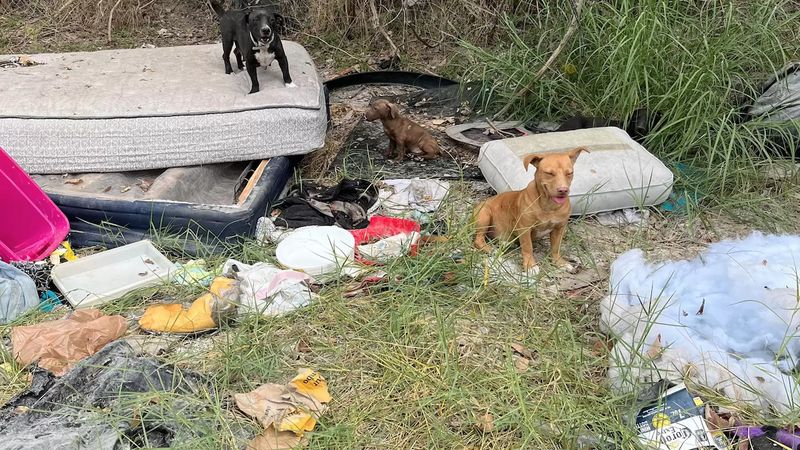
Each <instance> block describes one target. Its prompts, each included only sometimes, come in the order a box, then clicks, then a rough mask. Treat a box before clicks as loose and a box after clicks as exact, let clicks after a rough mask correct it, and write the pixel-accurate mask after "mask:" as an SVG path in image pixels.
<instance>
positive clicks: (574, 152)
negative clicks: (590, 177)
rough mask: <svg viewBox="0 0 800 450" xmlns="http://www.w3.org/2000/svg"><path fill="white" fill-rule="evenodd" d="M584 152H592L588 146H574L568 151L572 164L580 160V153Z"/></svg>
mask: <svg viewBox="0 0 800 450" xmlns="http://www.w3.org/2000/svg"><path fill="white" fill-rule="evenodd" d="M582 152H586V153H591V152H590V151H589V149H588V148H586V147H577V148H573V149H572V150H570V151H569V152H567V155H569V159H571V160H572V164H575V161H577V160H578V155H580V154H581V153H582Z"/></svg>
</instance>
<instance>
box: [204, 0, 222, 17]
mask: <svg viewBox="0 0 800 450" xmlns="http://www.w3.org/2000/svg"><path fill="white" fill-rule="evenodd" d="M206 2H207V3H208V6H209V7H210V8H211V10H212V11H214V14H216V15H217V17H222V15H223V14H225V7H224V6H223V5H222V2H223V0H206Z"/></svg>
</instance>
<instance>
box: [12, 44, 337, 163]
mask: <svg viewBox="0 0 800 450" xmlns="http://www.w3.org/2000/svg"><path fill="white" fill-rule="evenodd" d="M284 48H285V50H286V53H287V57H288V59H289V64H290V72H291V75H292V78H293V81H294V84H295V85H296V87H294V88H292V87H286V86H284V84H283V79H282V76H281V72H280V69H279V68H278V64H277V62H274V63H273V64H272V66H271V67H269V68H267V69H265V68H263V67H260V68H259V69H258V71H257V73H258V77H259V82H260V84H261V91H260V92H258V93H255V94H248V92H249V90H250V78H249V77H248V75H247V72H246V71H237V72H235V73H234V74H231V75H226V74H225V71H224V67H223V64H222V58H221V54H222V49H221V46H220V45H218V44H212V45H197V46H183V47H166V48H153V49H146V48H140V49H125V50H105V51H97V52H81V53H58V54H39V55H32V56H31V57H30V60H31V61H33V63H34V65H32V66H24V67H23V66H17V67H5V68H0V145H2V146H3V147H4V148H5V149H6V151H7V152H8V153H9V154H10V155H11V156H12V157H13V158H14V159H15V160H16V161H17V162H18V163H19V164H20V165H21V166H22V167H23V168H24V169H25V170H27V171H28V172H31V173H41V174H48V173H76V172H120V171H133V170H151V169H161V168H167V167H177V166H190V165H191V166H194V165H198V164H209V163H223V162H234V161H249V160H260V159H267V158H270V157H274V156H281V155H298V154H305V153H308V152H310V151H313V150H314V149H317V148H320V147H321V146H322V145H323V142H324V138H325V132H326V127H327V110H326V106H325V96H324V88H323V84H322V82H321V80H320V79H319V76H318V74H317V71H316V68H315V66H314V63H313V61H312V60H311V57H310V55H309V54H308V52H306V51H305V49H303V47H302V46H300V45H299V44H297V43H294V42H287V41H285V42H284ZM231 58H232V60H233V55H231ZM4 59H8V58H4V57H2V56H0V61H2V60H4Z"/></svg>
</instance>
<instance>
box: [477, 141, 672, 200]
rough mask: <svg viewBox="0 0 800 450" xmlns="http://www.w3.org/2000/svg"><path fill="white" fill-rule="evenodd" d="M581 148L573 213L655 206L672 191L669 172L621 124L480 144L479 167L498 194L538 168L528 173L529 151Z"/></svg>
mask: <svg viewBox="0 0 800 450" xmlns="http://www.w3.org/2000/svg"><path fill="white" fill-rule="evenodd" d="M580 146H585V147H587V148H588V149H589V150H590V152H591V153H582V154H581V155H580V156H579V157H578V160H577V162H576V163H575V176H574V178H573V180H572V188H571V190H570V201H571V204H572V214H573V215H582V214H595V213H599V212H604V211H613V210H616V209H623V208H635V207H644V206H654V205H657V204H660V203H662V202H663V201H664V200H666V199H667V198H668V197H669V194H670V193H671V192H672V183H673V176H672V172H671V171H670V170H669V169H668V168H667V167H666V166H665V165H664V163H662V162H661V161H660V160H659V159H658V158H656V157H655V156H653V155H652V154H651V153H649V152H648V151H647V150H645V149H644V147H642V146H641V145H639V143H637V142H636V141H634V140H633V139H631V138H630V136H628V134H627V133H626V132H625V131H624V130H621V129H619V128H614V127H606V128H588V129H583V130H575V131H561V132H554V133H543V134H534V135H531V136H523V137H518V138H511V139H502V140H498V141H492V142H488V143H486V144H484V145H483V146H482V147H481V151H480V156H479V157H478V166H479V167H480V169H481V172H482V173H483V175H484V177H485V178H486V181H487V182H488V183H489V185H490V186H492V187H493V188H494V190H495V191H497V192H498V193H501V192H506V191H518V190H521V189H524V188H525V187H526V186H527V185H528V183H530V182H531V181H532V180H533V176H534V174H535V173H536V168H535V167H533V166H529V168H528V170H527V171H526V170H525V168H524V167H523V165H522V158H523V157H524V156H525V155H529V154H531V153H547V152H560V151H566V150H569V149H572V148H575V147H580Z"/></svg>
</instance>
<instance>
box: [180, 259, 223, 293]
mask: <svg viewBox="0 0 800 450" xmlns="http://www.w3.org/2000/svg"><path fill="white" fill-rule="evenodd" d="M205 265H206V262H205V260H202V259H193V260H190V261H187V262H186V263H184V264H181V263H175V270H174V272H172V273H171V277H172V282H173V283H178V284H180V285H184V286H197V285H200V286H206V287H208V286H210V285H211V281H213V280H214V274H213V273H212V272H209V271H208V270H206V269H205Z"/></svg>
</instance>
